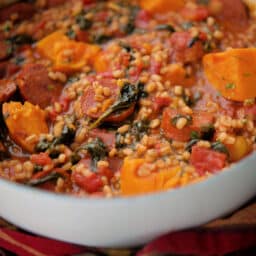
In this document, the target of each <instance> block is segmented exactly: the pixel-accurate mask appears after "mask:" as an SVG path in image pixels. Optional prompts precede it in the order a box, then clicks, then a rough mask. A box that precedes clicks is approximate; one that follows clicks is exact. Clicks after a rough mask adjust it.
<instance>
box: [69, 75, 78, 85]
mask: <svg viewBox="0 0 256 256" xmlns="http://www.w3.org/2000/svg"><path fill="white" fill-rule="evenodd" d="M78 80H79V77H77V76H71V77H69V78H68V81H67V83H69V84H72V83H74V82H77V81H78Z"/></svg>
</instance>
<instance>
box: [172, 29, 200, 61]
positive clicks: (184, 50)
mask: <svg viewBox="0 0 256 256" xmlns="http://www.w3.org/2000/svg"><path fill="white" fill-rule="evenodd" d="M192 39H193V38H192V36H191V35H190V33H189V32H175V33H173V34H172V36H171V38H170V44H171V48H172V51H171V59H172V61H175V62H182V63H189V62H195V61H197V60H199V59H201V58H202V56H203V55H204V50H203V45H202V42H201V41H196V42H195V43H194V44H193V45H192V46H190V45H189V44H190V42H191V40H192Z"/></svg>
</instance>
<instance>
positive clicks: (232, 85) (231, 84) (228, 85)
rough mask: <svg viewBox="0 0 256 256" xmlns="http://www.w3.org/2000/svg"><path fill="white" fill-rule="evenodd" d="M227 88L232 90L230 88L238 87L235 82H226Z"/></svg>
mask: <svg viewBox="0 0 256 256" xmlns="http://www.w3.org/2000/svg"><path fill="white" fill-rule="evenodd" d="M225 87H226V89H228V90H230V89H235V88H236V85H235V84H234V83H228V84H226V86H225Z"/></svg>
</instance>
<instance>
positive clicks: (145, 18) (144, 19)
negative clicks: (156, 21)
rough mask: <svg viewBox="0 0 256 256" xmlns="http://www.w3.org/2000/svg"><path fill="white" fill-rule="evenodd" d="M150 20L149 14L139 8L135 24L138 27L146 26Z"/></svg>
mask: <svg viewBox="0 0 256 256" xmlns="http://www.w3.org/2000/svg"><path fill="white" fill-rule="evenodd" d="M149 21H150V14H149V13H148V12H146V11H145V10H140V11H139V12H138V14H137V16H136V19H135V25H136V27H138V28H142V29H143V28H147V26H148V23H149Z"/></svg>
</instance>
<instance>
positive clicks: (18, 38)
mask: <svg viewBox="0 0 256 256" xmlns="http://www.w3.org/2000/svg"><path fill="white" fill-rule="evenodd" d="M7 40H8V41H9V42H11V43H12V44H15V45H23V44H32V43H34V39H33V38H32V37H31V36H29V35H26V34H18V35H15V36H13V37H10V38H8V39H7Z"/></svg>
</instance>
